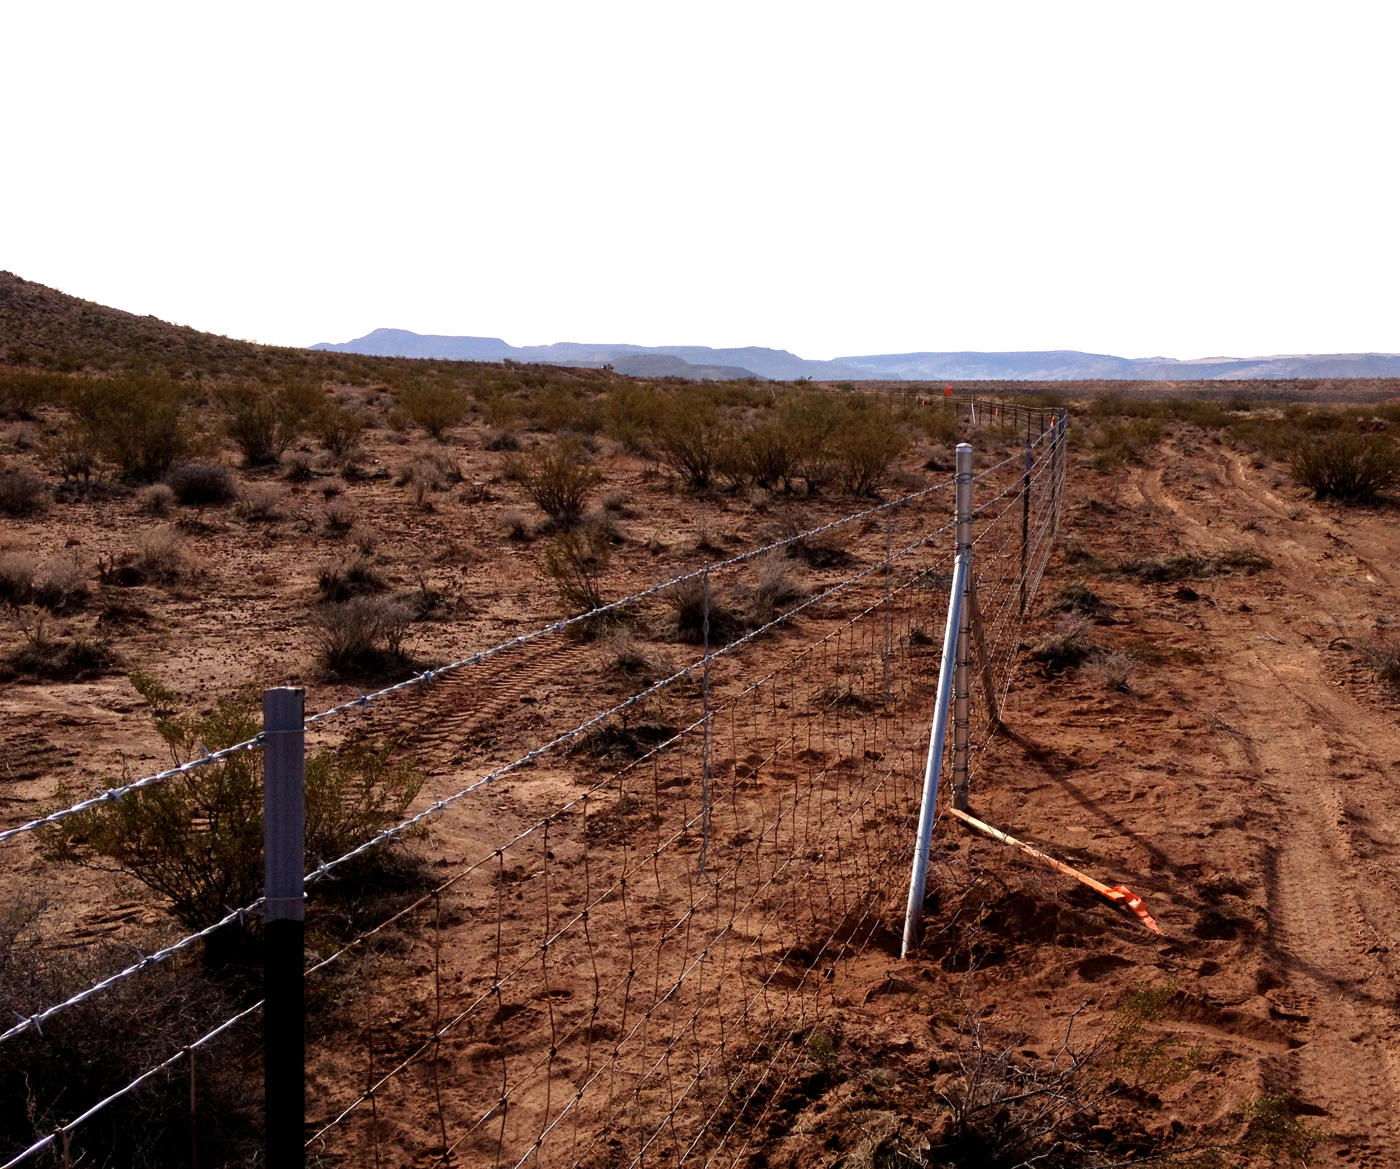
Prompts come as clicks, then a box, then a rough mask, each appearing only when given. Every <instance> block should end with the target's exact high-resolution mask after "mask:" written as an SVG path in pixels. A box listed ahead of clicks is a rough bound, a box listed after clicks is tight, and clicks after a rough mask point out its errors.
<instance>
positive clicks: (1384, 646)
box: [1361, 637, 1400, 694]
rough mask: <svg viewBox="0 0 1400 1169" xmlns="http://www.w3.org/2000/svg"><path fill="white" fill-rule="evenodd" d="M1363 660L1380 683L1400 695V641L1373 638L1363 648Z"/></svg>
mask: <svg viewBox="0 0 1400 1169" xmlns="http://www.w3.org/2000/svg"><path fill="white" fill-rule="evenodd" d="M1361 658H1362V661H1364V662H1365V663H1366V665H1367V666H1369V667H1370V669H1371V671H1372V672H1373V673H1374V674H1375V675H1376V679H1377V680H1378V681H1379V682H1381V683H1382V684H1383V685H1385V686H1386V687H1388V688H1389V689H1390V690H1393V691H1395V692H1396V693H1397V694H1400V641H1396V640H1395V639H1394V638H1386V637H1376V638H1372V639H1371V640H1370V641H1368V642H1366V643H1364V644H1363V645H1362V646H1361Z"/></svg>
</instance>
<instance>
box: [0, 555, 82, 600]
mask: <svg viewBox="0 0 1400 1169" xmlns="http://www.w3.org/2000/svg"><path fill="white" fill-rule="evenodd" d="M88 595H89V594H88V586H87V573H86V572H85V571H84V569H83V565H82V562H81V561H80V560H79V559H78V558H77V557H76V556H74V555H72V554H71V553H65V554H62V555H59V556H56V557H54V558H53V559H52V560H50V561H48V562H47V563H46V564H45V565H44V571H43V572H42V573H41V572H40V571H39V566H38V562H37V561H36V560H35V559H34V557H33V556H31V555H29V554H28V553H27V552H6V553H3V554H0V605H10V606H13V607H15V608H19V607H22V606H25V605H34V606H36V607H38V608H41V609H48V610H49V611H50V612H53V613H61V612H70V611H72V610H74V609H77V608H79V607H81V605H82V604H83V602H84V601H86V600H87V598H88Z"/></svg>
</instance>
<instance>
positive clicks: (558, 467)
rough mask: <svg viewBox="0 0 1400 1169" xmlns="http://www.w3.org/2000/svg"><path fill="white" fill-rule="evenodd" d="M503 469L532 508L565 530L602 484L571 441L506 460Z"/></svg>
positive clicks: (581, 451)
mask: <svg viewBox="0 0 1400 1169" xmlns="http://www.w3.org/2000/svg"><path fill="white" fill-rule="evenodd" d="M507 465H508V469H509V472H510V474H511V477H513V478H514V479H515V480H516V481H517V482H519V484H520V486H521V488H522V489H523V490H524V492H525V494H526V496H528V497H529V499H530V500H532V501H533V502H534V504H535V506H536V507H538V508H539V509H540V510H541V511H542V512H544V514H545V515H547V516H548V517H549V518H550V519H551V520H552V521H553V522H554V523H555V524H557V525H559V526H560V527H565V528H569V527H573V526H574V525H576V524H577V523H578V522H579V520H581V519H582V518H583V512H584V508H585V507H586V505H587V501H588V496H589V494H590V493H591V492H592V490H593V489H594V488H595V487H597V486H598V484H599V483H601V482H602V481H603V476H602V474H601V472H599V471H598V470H597V469H596V468H593V467H590V466H588V465H587V464H586V463H585V462H584V453H583V449H582V448H581V447H580V446H579V444H578V443H577V441H575V440H572V439H566V440H564V441H563V442H561V443H559V444H558V445H557V446H554V447H544V448H541V449H540V450H537V451H534V452H532V453H531V454H528V455H519V456H508V458H507Z"/></svg>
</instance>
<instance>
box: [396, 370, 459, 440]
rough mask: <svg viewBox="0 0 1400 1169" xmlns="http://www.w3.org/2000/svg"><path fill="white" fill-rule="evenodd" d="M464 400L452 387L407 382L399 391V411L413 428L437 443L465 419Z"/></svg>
mask: <svg viewBox="0 0 1400 1169" xmlns="http://www.w3.org/2000/svg"><path fill="white" fill-rule="evenodd" d="M468 408H469V404H468V402H467V399H466V397H465V396H464V395H463V394H462V392H461V391H460V390H458V389H457V388H455V387H454V386H442V385H435V384H433V383H430V382H419V381H415V382H410V383H409V384H408V385H406V386H404V387H403V389H402V390H400V391H399V409H400V410H402V411H403V414H404V416H405V417H406V418H407V419H408V421H409V422H411V423H412V424H413V425H414V426H420V427H422V428H423V429H424V430H426V431H427V432H428V433H429V434H430V435H432V437H433V438H436V439H439V440H440V439H441V438H442V436H443V435H444V434H446V433H447V431H448V430H450V429H451V428H452V427H454V426H456V425H458V424H459V423H460V422H461V421H462V419H463V418H465V417H466V416H467V410H468Z"/></svg>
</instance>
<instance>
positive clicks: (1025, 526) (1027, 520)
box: [1021, 435, 1031, 617]
mask: <svg viewBox="0 0 1400 1169" xmlns="http://www.w3.org/2000/svg"><path fill="white" fill-rule="evenodd" d="M1030 534H1031V440H1030V436H1029V435H1027V436H1026V472H1025V475H1024V477H1023V478H1022V480H1021V616H1022V617H1024V616H1025V615H1026V545H1027V544H1028V543H1029V542H1030Z"/></svg>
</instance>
